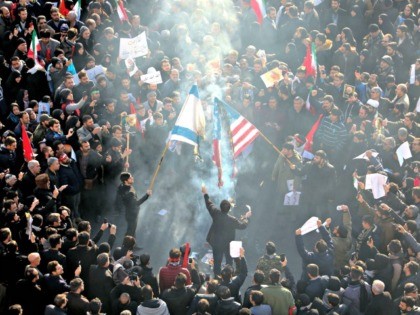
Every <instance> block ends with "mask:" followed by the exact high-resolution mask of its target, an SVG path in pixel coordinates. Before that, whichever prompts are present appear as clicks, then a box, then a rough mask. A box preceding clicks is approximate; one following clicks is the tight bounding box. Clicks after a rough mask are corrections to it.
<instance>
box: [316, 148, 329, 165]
mask: <svg viewBox="0 0 420 315" xmlns="http://www.w3.org/2000/svg"><path fill="white" fill-rule="evenodd" d="M326 161H327V153H325V151H323V150H318V151H316V152H315V156H314V160H313V163H314V164H315V165H318V166H319V167H322V166H323V165H324V164H325V163H326Z"/></svg>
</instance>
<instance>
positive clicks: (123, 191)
mask: <svg viewBox="0 0 420 315" xmlns="http://www.w3.org/2000/svg"><path fill="white" fill-rule="evenodd" d="M147 198H149V195H147V194H145V195H144V196H143V197H141V198H140V199H138V197H137V194H136V191H135V190H134V187H132V186H127V185H124V184H121V185H120V186H119V187H118V191H117V199H116V205H117V206H120V205H123V206H124V208H125V210H126V212H135V213H137V212H138V211H139V207H140V205H141V204H142V203H143V202H145V201H146V200H147Z"/></svg>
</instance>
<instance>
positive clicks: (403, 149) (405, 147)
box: [395, 141, 413, 166]
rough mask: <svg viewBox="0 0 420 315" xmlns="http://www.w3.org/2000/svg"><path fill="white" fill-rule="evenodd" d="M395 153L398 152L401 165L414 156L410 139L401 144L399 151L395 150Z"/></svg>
mask: <svg viewBox="0 0 420 315" xmlns="http://www.w3.org/2000/svg"><path fill="white" fill-rule="evenodd" d="M395 153H396V154H397V157H398V163H400V166H402V165H403V164H404V160H407V159H409V158H411V157H412V156H413V155H412V154H411V150H410V144H409V143H408V141H406V142H404V143H403V144H401V145H400V146H399V147H398V149H397V151H395Z"/></svg>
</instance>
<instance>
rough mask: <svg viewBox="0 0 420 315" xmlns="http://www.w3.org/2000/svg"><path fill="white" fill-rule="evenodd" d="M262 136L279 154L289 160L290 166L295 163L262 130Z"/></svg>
mask: <svg viewBox="0 0 420 315" xmlns="http://www.w3.org/2000/svg"><path fill="white" fill-rule="evenodd" d="M259 133H260V136H261V137H262V138H263V139H264V140H265V141H266V142H267V143H268V144H269V145H271V146H272V147H273V149H274V150H276V151H277V153H278V154H280V155H281V156H282V157H283V158H284V159H285V160H286V162H287V164H289V166H291V165H293V163H292V162H291V161H290V160H289V159H288V158H287V157H286V156H285V155H284V154H283V153H281V151H280V149H279V148H277V147H276V146H275V145H274V144H273V143H272V142H271V141H270V139H268V138H267V137H266V136H265V135H264V134H263V133H262V132H261V131H260V132H259Z"/></svg>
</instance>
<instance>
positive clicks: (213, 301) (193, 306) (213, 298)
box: [188, 293, 245, 315]
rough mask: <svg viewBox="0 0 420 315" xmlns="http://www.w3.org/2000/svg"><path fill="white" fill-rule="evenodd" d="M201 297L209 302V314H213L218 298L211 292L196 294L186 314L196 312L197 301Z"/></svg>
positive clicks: (189, 314)
mask: <svg viewBox="0 0 420 315" xmlns="http://www.w3.org/2000/svg"><path fill="white" fill-rule="evenodd" d="M201 299H205V300H207V302H209V309H208V311H209V313H210V314H214V312H215V311H216V305H217V301H219V298H218V297H217V295H216V294H214V293H212V294H197V295H196V296H195V297H194V299H193V300H192V302H191V305H190V309H189V310H188V315H191V314H194V313H195V312H197V305H198V301H200V300H201ZM244 307H245V306H244Z"/></svg>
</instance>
